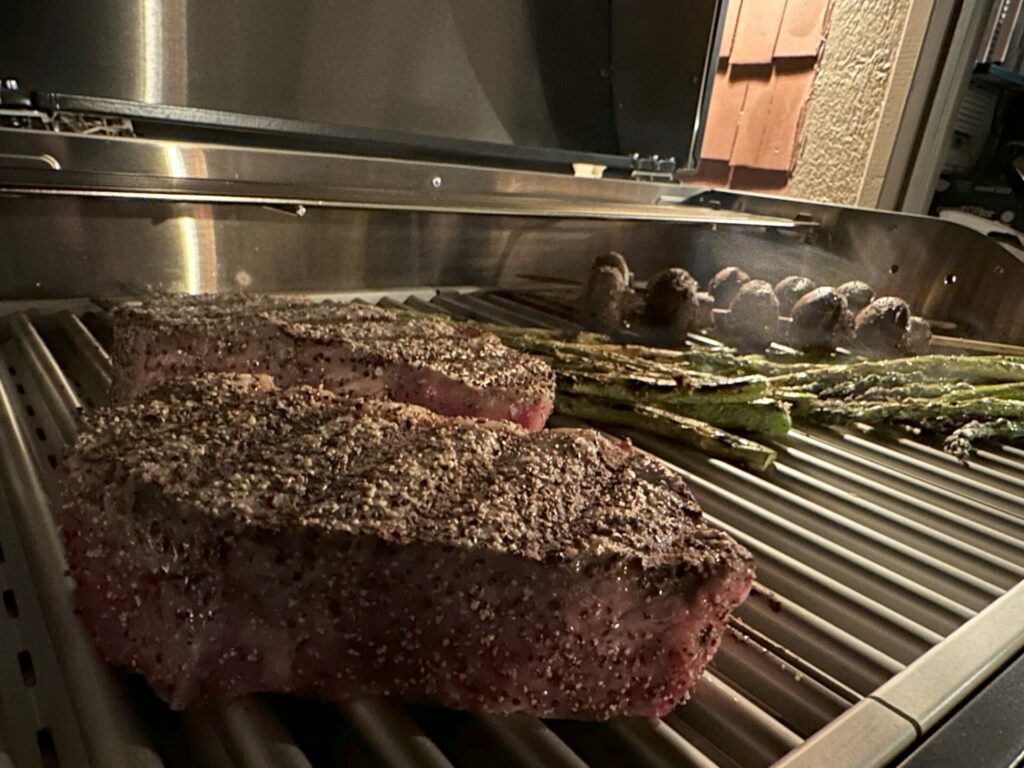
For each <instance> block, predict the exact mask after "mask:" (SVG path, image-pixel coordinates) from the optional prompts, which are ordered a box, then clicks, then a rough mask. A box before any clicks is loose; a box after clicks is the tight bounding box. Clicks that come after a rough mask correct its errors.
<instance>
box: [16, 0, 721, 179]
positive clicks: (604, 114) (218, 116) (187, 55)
mask: <svg viewBox="0 0 1024 768" xmlns="http://www.w3.org/2000/svg"><path fill="white" fill-rule="evenodd" d="M724 5H725V2H724V0H689V1H688V2H685V3H666V2H662V1H661V0H492V1H491V2H486V3H481V2H476V1H475V0H383V1H378V2H373V3H366V2H360V1H359V0H344V1H338V0H315V1H311V2H303V3H294V2H290V0H259V1H258V2H250V3H245V4H236V3H198V2H197V3H167V2H163V1H162V0H157V2H146V3H138V2H135V0H116V2H112V3H107V4H105V5H104V12H103V13H102V14H96V13H95V12H94V10H92V9H88V8H86V7H84V6H83V5H81V4H80V3H72V2H60V1H59V0H44V2H31V0H14V2H12V3H9V4H8V5H6V6H5V19H4V24H3V26H2V29H0V75H3V76H4V77H7V78H17V79H18V80H19V81H20V83H21V85H22V87H24V88H27V89H32V90H33V91H36V92H38V94H39V95H38V96H37V97H36V98H37V105H38V106H43V107H46V108H57V109H60V110H64V111H82V112H92V113H105V114H113V115H128V116H131V117H134V118H135V120H136V123H137V124H136V128H137V130H139V131H140V132H141V134H142V135H150V136H155V135H158V134H162V135H166V134H167V133H168V132H177V133H178V135H181V132H182V131H183V130H185V129H188V130H190V131H191V132H192V133H191V135H193V136H195V135H198V134H199V133H200V132H205V133H204V135H206V136H207V137H210V136H216V135H217V134H218V132H222V131H224V130H226V129H230V130H232V131H243V132H249V133H251V134H252V137H253V139H254V140H255V138H256V137H258V138H259V140H261V141H263V142H267V141H274V142H276V143H277V145H278V146H280V145H281V144H282V143H287V141H288V139H289V137H291V138H294V136H295V135H296V134H305V135H307V136H308V135H310V134H316V135H318V137H319V138H318V141H319V142H321V144H322V145H327V146H331V147H334V148H337V149H340V148H344V151H348V152H353V151H362V152H372V153H376V154H380V155H389V156H403V157H430V158H434V159H437V158H439V157H444V158H449V159H451V158H460V159H464V158H472V159H473V160H474V161H476V162H487V163H491V164H499V165H505V166H509V165H513V166H515V165H518V166H521V165H524V164H526V165H538V164H542V165H548V164H552V163H557V164H561V165H563V166H566V165H567V164H568V163H571V162H587V163H593V164H600V165H605V166H608V167H609V168H612V169H619V170H630V169H631V168H632V167H633V166H634V164H635V162H634V160H633V159H632V157H631V156H632V155H634V154H638V155H639V156H640V158H650V157H652V156H654V155H658V156H660V157H661V158H670V157H674V158H675V159H676V161H677V163H678V166H679V167H695V165H696V160H697V154H698V150H699V147H700V138H701V132H702V130H703V125H704V116H705V114H706V111H707V101H708V99H707V97H708V93H709V90H710V83H711V80H712V79H713V76H714V70H715V66H716V64H717V60H718V39H719V34H720V31H719V30H720V26H721V23H722V20H723V15H724V14H723V8H724ZM41 41H46V42H45V44H41ZM67 94H76V95H75V96H68V95H67ZM112 100H121V101H120V102H118V101H112ZM306 144H307V148H308V141H307V142H306Z"/></svg>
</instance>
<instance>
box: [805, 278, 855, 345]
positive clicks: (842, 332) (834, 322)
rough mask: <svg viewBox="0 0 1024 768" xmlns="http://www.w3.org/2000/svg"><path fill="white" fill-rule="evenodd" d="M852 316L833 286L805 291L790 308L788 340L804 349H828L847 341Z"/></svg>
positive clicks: (844, 300)
mask: <svg viewBox="0 0 1024 768" xmlns="http://www.w3.org/2000/svg"><path fill="white" fill-rule="evenodd" d="M852 330H853V315H852V313H851V312H850V310H849V309H848V308H847V306H846V299H844V298H843V297H842V296H840V295H839V293H838V292H837V291H836V289H835V288H829V287H824V288H816V289H814V290H813V291H811V292H809V293H806V294H804V295H803V296H802V297H801V298H800V300H799V301H797V302H796V305H795V306H794V307H793V311H792V322H791V323H790V326H789V343H790V344H791V345H792V346H794V347H796V348H797V349H801V350H804V351H805V352H831V351H832V350H834V349H835V348H836V347H838V346H840V345H841V344H846V343H848V342H849V339H850V335H851V332H852Z"/></svg>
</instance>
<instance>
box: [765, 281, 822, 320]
mask: <svg viewBox="0 0 1024 768" xmlns="http://www.w3.org/2000/svg"><path fill="white" fill-rule="evenodd" d="M817 287H818V286H817V285H816V284H815V283H814V281H813V280H809V279H808V278H806V277H800V275H790V276H789V277H784V278H782V279H781V280H779V282H777V283H776V284H775V295H776V296H777V297H778V299H779V312H780V313H781V314H783V315H789V314H790V313H792V311H793V307H794V306H795V305H796V303H797V302H798V301H799V300H800V298H801V297H802V296H805V295H806V294H808V293H810V292H811V291H813V290H814V289H815V288H817Z"/></svg>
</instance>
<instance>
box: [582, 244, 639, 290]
mask: <svg viewBox="0 0 1024 768" xmlns="http://www.w3.org/2000/svg"><path fill="white" fill-rule="evenodd" d="M600 267H615V268H616V269H617V270H619V271H620V272H621V273H622V279H623V280H624V281H625V283H626V285H629V284H630V283H632V282H633V273H632V272H630V271H629V264H628V263H627V262H626V257H625V256H623V255H622V254H621V253H619V252H618V251H608V253H602V254H601V255H600V256H597V257H596V258H595V259H594V262H593V264H591V265H590V271H591V272H593V271H594V270H596V269H598V268H600Z"/></svg>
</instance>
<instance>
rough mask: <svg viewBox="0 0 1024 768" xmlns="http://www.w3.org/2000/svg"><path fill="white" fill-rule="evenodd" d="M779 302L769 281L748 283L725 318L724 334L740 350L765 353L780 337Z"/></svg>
mask: <svg viewBox="0 0 1024 768" xmlns="http://www.w3.org/2000/svg"><path fill="white" fill-rule="evenodd" d="M778 328H779V299H778V297H776V295H775V290H774V289H773V288H772V284H771V283H769V282H767V281H765V280H749V281H747V282H746V283H744V284H743V285H742V286H741V287H740V289H739V292H738V293H737V294H736V298H735V299H733V301H732V304H731V305H730V306H729V313H728V314H727V315H724V316H723V317H722V331H724V333H725V335H726V337H727V338H728V339H729V340H730V341H731V342H732V343H734V344H736V345H737V346H741V347H745V348H754V349H763V348H764V347H766V346H767V345H768V344H769V343H771V341H772V339H773V338H774V337H775V336H776V334H777V333H778Z"/></svg>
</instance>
